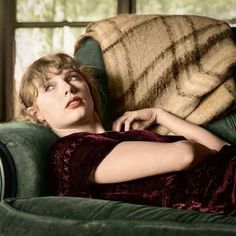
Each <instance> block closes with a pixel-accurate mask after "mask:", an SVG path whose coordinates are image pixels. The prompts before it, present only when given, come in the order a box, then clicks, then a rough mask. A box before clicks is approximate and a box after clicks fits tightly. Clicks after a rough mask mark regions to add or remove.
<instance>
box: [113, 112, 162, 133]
mask: <svg viewBox="0 0 236 236" xmlns="http://www.w3.org/2000/svg"><path fill="white" fill-rule="evenodd" d="M157 114H158V109H157V108H145V109H140V110H135V111H127V112H125V113H124V114H123V115H122V116H120V117H119V118H118V119H116V120H115V121H114V122H113V126H112V129H113V131H121V130H124V131H128V130H131V129H146V128H148V127H149V126H151V125H153V124H156V123H157Z"/></svg>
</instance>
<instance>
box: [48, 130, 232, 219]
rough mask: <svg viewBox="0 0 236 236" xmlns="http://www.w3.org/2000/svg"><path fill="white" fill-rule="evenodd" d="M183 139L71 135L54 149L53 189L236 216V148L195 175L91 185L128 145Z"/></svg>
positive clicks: (51, 158) (148, 134)
mask: <svg viewBox="0 0 236 236" xmlns="http://www.w3.org/2000/svg"><path fill="white" fill-rule="evenodd" d="M181 139H184V138H183V137H180V136H162V135H158V134H154V133H152V132H149V131H140V130H139V131H138V130H133V131H128V132H112V131H111V132H105V133H102V134H91V133H85V132H83V133H75V134H71V135H68V136H66V137H63V138H61V139H59V140H58V141H57V142H56V143H55V144H54V145H53V146H52V148H51V150H50V154H49V172H48V173H49V174H48V182H49V185H48V186H49V191H50V193H51V194H53V195H59V196H78V197H88V198H100V199H109V200H121V201H126V202H130V203H138V204H147V205H157V206H162V207H172V208H178V209H192V210H198V211H201V212H208V213H215V214H224V215H236V168H235V167H236V147H235V146H224V147H223V148H222V149H221V150H220V152H218V153H217V154H216V155H215V157H213V158H209V159H208V160H207V161H206V162H205V163H204V164H202V165H201V166H199V167H197V168H195V169H192V170H189V171H182V172H173V173H168V174H162V175H157V176H153V177H147V178H142V179H138V180H133V181H128V182H122V183H117V184H92V183H90V182H89V176H90V174H91V172H92V171H93V170H94V169H96V167H97V166H98V165H99V163H100V162H101V161H102V160H103V159H104V158H105V157H106V155H107V154H108V153H109V152H110V151H111V150H112V149H113V148H114V147H115V146H116V145H117V144H119V143H120V142H122V141H138V140H142V141H153V142H174V141H177V140H181ZM173 154H174V153H173ZM120 158H122V156H121V157H120Z"/></svg>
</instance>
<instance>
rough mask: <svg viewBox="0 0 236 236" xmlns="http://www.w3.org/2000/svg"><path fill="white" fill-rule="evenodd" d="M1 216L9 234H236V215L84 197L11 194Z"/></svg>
mask: <svg viewBox="0 0 236 236" xmlns="http://www.w3.org/2000/svg"><path fill="white" fill-rule="evenodd" d="M0 218H1V221H0V234H1V235H3V236H5V235H6V236H9V235H12V236H14V235H17V236H21V235H24V236H25V235H78V234H79V235H102V236H104V235H109V236H110V235H135V236H138V235H162V236H165V235H181V236H182V235H191V236H194V235H196V236H199V235H207V236H211V235H212V236H217V235H224V236H227V235H235V234H236V218H235V217H224V216H217V215H212V214H206V213H199V212H195V211H186V210H176V209H171V208H160V207H153V206H143V205H136V204H129V203H123V202H119V201H107V200H98V199H86V198H78V197H76V198H73V197H41V198H27V199H5V200H4V201H3V202H1V204H0ZM16 225H17V227H15V226H16Z"/></svg>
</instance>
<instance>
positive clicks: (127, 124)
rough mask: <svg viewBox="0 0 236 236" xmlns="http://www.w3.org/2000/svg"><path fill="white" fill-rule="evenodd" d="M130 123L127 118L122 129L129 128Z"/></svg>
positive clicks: (127, 129)
mask: <svg viewBox="0 0 236 236" xmlns="http://www.w3.org/2000/svg"><path fill="white" fill-rule="evenodd" d="M130 123H131V120H129V119H127V120H126V121H125V123H124V126H125V127H124V131H129V130H130Z"/></svg>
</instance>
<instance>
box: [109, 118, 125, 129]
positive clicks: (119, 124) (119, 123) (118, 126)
mask: <svg viewBox="0 0 236 236" xmlns="http://www.w3.org/2000/svg"><path fill="white" fill-rule="evenodd" d="M124 122H125V118H124V117H119V118H118V119H117V120H116V121H115V122H113V126H112V130H113V131H117V132H119V131H121V128H122V126H123V124H124Z"/></svg>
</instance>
